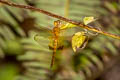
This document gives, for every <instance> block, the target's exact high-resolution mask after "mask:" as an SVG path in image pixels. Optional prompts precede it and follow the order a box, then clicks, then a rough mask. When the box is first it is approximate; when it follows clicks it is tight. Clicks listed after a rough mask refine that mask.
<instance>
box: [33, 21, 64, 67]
mask: <svg viewBox="0 0 120 80" xmlns="http://www.w3.org/2000/svg"><path fill="white" fill-rule="evenodd" d="M61 26H63V24H62V22H61V21H60V20H57V21H54V27H53V29H52V30H49V33H52V36H51V37H49V42H50V43H49V45H48V47H49V49H50V50H52V51H53V54H52V59H51V67H52V66H53V64H54V61H55V54H56V52H57V50H62V49H63V47H64V46H63V45H62V41H61V34H60V33H61V31H62V29H60V28H61ZM46 30H47V31H48V29H46ZM44 34H46V33H44ZM40 36H41V35H39V34H36V35H35V36H34V40H35V41H37V42H39V39H40V38H39V37H40ZM46 38H47V37H46ZM51 39H52V40H51Z"/></svg>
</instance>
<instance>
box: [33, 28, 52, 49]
mask: <svg viewBox="0 0 120 80" xmlns="http://www.w3.org/2000/svg"><path fill="white" fill-rule="evenodd" d="M50 32H51V30H49V31H48V30H46V29H41V31H39V33H37V34H36V35H35V36H34V40H35V41H36V42H37V43H39V46H40V47H41V48H43V50H44V49H47V50H48V49H49V48H48V45H49V44H50V37H51V33H50Z"/></svg>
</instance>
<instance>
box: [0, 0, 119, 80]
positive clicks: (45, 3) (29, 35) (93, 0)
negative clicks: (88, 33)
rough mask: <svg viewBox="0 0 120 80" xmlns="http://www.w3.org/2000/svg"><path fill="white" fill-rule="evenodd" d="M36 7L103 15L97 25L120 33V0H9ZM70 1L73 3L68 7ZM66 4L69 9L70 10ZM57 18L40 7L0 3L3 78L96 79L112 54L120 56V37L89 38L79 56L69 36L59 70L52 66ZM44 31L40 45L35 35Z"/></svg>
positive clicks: (58, 62) (59, 58) (0, 73)
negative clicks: (51, 34) (31, 8)
mask: <svg viewBox="0 0 120 80" xmlns="http://www.w3.org/2000/svg"><path fill="white" fill-rule="evenodd" d="M8 1H12V2H15V3H18V4H25V5H31V6H34V7H37V8H41V9H44V10H47V11H50V12H53V13H55V14H58V15H61V16H65V14H66V10H67V9H68V15H67V16H65V17H68V18H70V19H72V20H75V21H82V19H83V18H84V17H85V16H94V17H97V18H98V22H97V23H93V24H90V25H91V26H92V27H100V28H101V29H102V30H105V31H106V32H111V33H114V34H118V35H120V25H119V22H120V14H119V12H120V5H119V4H120V1H119V0H69V1H67V0H50V1H49V0H8ZM66 2H69V3H68V4H69V5H66ZM66 8H67V9H66ZM55 20H56V19H54V18H51V17H49V16H46V15H43V14H41V13H38V12H35V11H28V10H24V9H19V8H14V7H9V6H5V5H0V80H94V79H96V78H98V77H99V76H100V75H101V74H102V72H104V71H105V69H106V66H109V65H106V63H110V61H111V60H113V59H112V57H114V56H115V57H119V52H120V49H119V47H120V41H119V40H116V39H112V38H110V37H106V36H103V35H98V36H95V37H90V40H89V42H88V45H87V47H86V48H85V49H84V50H79V51H78V52H77V53H76V54H74V52H73V51H72V48H71V41H70V38H71V37H68V38H67V37H65V40H64V42H63V45H66V46H65V48H64V49H63V50H62V51H58V52H57V55H56V61H55V63H56V64H55V65H54V70H51V69H50V61H51V55H52V51H51V50H49V48H48V45H49V42H48V41H49V40H48V39H49V37H48V35H49V33H48V31H49V30H51V29H52V28H53V21H55ZM78 31H83V29H80V30H79V29H78V28H77V29H75V28H74V29H69V30H67V31H65V32H64V34H65V35H64V36H72V35H73V33H74V32H78ZM36 34H43V35H44V36H41V41H40V42H41V43H40V44H38V43H37V42H35V41H34V35H36Z"/></svg>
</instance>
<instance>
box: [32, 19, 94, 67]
mask: <svg viewBox="0 0 120 80" xmlns="http://www.w3.org/2000/svg"><path fill="white" fill-rule="evenodd" d="M92 21H94V18H93V17H85V18H84V24H85V25H87V24H88V23H91V22H92ZM73 27H76V25H73V24H71V23H66V24H64V23H62V22H61V21H60V20H57V21H54V27H53V29H52V30H49V31H50V32H51V33H52V42H51V43H52V44H51V43H49V49H51V50H52V51H53V54H52V59H51V67H52V66H53V64H54V61H55V54H56V52H57V50H62V49H63V47H64V46H63V45H61V44H62V43H61V40H60V39H61V37H62V36H61V32H62V31H63V30H64V29H67V28H73ZM70 33H71V32H70ZM87 33H88V31H80V32H77V33H75V34H74V35H73V36H72V41H71V42H72V48H73V51H74V52H76V50H77V48H81V49H83V48H85V46H86V44H87V43H88V39H89V37H88V35H87ZM44 34H46V33H44ZM89 34H90V33H89ZM40 36H41V35H38V34H37V35H35V37H34V39H35V41H37V42H38V41H39V37H40ZM50 41H51V39H50Z"/></svg>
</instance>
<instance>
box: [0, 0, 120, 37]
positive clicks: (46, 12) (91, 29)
mask: <svg viewBox="0 0 120 80" xmlns="http://www.w3.org/2000/svg"><path fill="white" fill-rule="evenodd" d="M0 2H1V3H3V4H6V5H9V6H13V7H17V8H24V9H30V10H33V11H38V12H40V13H43V14H45V15H48V16H51V17H54V18H57V19H60V20H63V21H66V22H69V23H72V24H74V25H77V26H79V27H81V28H84V29H87V30H90V31H94V32H97V33H101V34H103V35H106V36H110V37H112V38H116V39H120V36H118V35H114V34H111V33H107V32H104V31H102V30H98V29H95V28H93V27H89V26H88V25H84V24H83V23H80V22H76V21H73V20H70V19H67V18H65V17H62V16H59V15H56V14H53V13H51V12H48V11H45V10H42V9H39V8H35V7H32V6H28V5H22V4H16V3H13V2H8V1H6V0H0Z"/></svg>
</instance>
